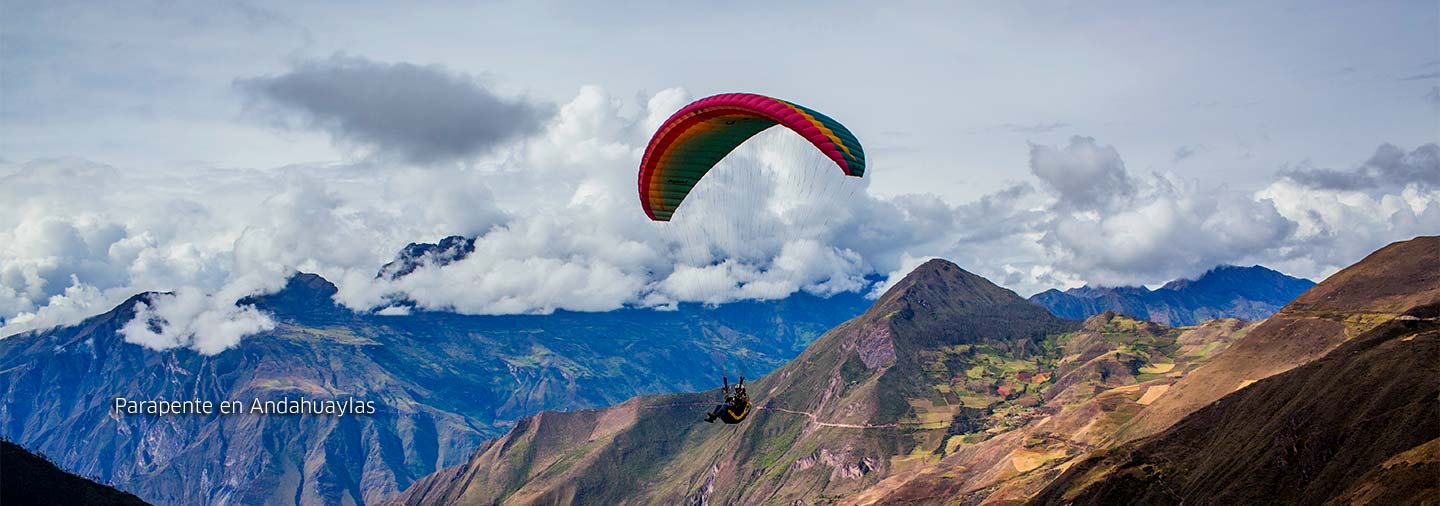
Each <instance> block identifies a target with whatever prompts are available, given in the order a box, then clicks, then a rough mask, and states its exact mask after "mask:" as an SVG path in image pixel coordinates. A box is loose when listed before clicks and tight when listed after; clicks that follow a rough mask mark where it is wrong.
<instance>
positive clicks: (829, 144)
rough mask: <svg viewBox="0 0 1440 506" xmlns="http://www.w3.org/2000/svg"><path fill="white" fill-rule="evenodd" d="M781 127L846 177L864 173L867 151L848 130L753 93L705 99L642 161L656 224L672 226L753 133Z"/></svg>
mask: <svg viewBox="0 0 1440 506" xmlns="http://www.w3.org/2000/svg"><path fill="white" fill-rule="evenodd" d="M777 124H778V125H783V126H784V127H785V128H789V129H790V130H794V131H795V132H796V133H798V134H800V135H801V136H803V137H805V138H806V139H807V140H809V141H810V143H811V144H814V145H815V147H816V148H819V149H820V151H821V152H823V153H825V155H826V156H827V157H829V158H830V159H831V160H833V161H834V162H835V165H837V166H839V167H840V170H842V171H844V172H845V175H848V176H855V177H860V176H863V175H864V174H865V151H864V150H863V149H861V148H860V141H859V140H857V139H856V138H855V135H854V134H852V133H850V130H849V129H846V128H845V126H844V125H841V124H840V123H839V122H837V121H835V120H833V119H830V117H829V116H826V115H824V114H820V113H818V112H816V111H814V110H811V109H809V108H806V107H804V106H800V105H797V104H793V103H790V102H786V101H784V100H779V99H774V98H770V97H766V96H762V95H754V94H750V93H728V94H724V95H715V96H713V97H708V98H702V99H700V100H697V101H695V102H694V103H691V104H690V105H687V106H685V107H684V108H683V109H680V110H679V111H678V112H676V113H675V114H674V115H672V116H670V119H668V120H665V123H663V124H661V125H660V128H659V129H658V130H656V132H655V136H654V137H651V138H650V145H649V146H648V147H646V148H645V157H644V158H643V159H642V160H641V161H640V180H639V187H640V204H641V206H643V207H644V208H645V214H646V215H647V216H649V217H650V219H652V220H656V221H670V217H671V215H673V214H674V213H675V209H677V208H679V207H680V203H681V202H682V201H684V200H685V196H686V195H689V194H690V190H691V189H692V188H694V187H695V183H697V182H699V181H700V178H703V177H705V174H706V173H707V172H709V171H710V169H711V168H712V167H714V166H715V164H717V163H720V160H721V159H722V158H725V155H728V154H730V152H731V151H734V150H735V148H736V147H737V146H739V145H740V144H741V143H744V142H745V141H746V140H748V139H750V138H751V137H753V136H754V135H755V134H757V133H760V132H761V131H763V130H765V129H767V128H770V127H772V126H775V125H777Z"/></svg>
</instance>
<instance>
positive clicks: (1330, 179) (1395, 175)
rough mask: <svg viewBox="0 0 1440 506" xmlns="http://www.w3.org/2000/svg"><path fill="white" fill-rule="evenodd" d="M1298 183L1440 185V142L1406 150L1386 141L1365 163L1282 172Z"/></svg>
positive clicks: (1314, 185) (1332, 187)
mask: <svg viewBox="0 0 1440 506" xmlns="http://www.w3.org/2000/svg"><path fill="white" fill-rule="evenodd" d="M1281 174H1282V175H1283V176H1284V177H1285V178H1287V179H1290V180H1291V181H1294V182H1295V183H1296V184H1299V185H1302V186H1308V187H1311V188H1317V189H1329V190H1346V191H1354V190H1373V189H1382V188H1388V189H1397V188H1404V187H1406V186H1407V185H1411V184H1415V185H1418V186H1419V187H1420V188H1422V189H1426V188H1440V145H1437V144H1435V143H1429V144H1425V145H1422V146H1420V147H1418V148H1415V149H1414V150H1412V151H1410V152H1409V153H1406V152H1405V150H1404V149H1401V148H1400V147H1398V146H1395V145H1392V144H1382V145H1380V147H1378V148H1376V149H1375V154H1373V155H1371V156H1370V158H1369V159H1368V160H1366V161H1365V163H1364V164H1362V165H1361V166H1359V167H1357V168H1355V169H1351V170H1334V169H1323V168H1302V169H1295V170H1288V171H1284V172H1282V173H1281Z"/></svg>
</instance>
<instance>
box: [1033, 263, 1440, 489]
mask: <svg viewBox="0 0 1440 506" xmlns="http://www.w3.org/2000/svg"><path fill="white" fill-rule="evenodd" d="M1362 265H1364V263H1363V262H1362ZM1432 265H1434V264H1432ZM1437 317H1440V305H1435V304H1431V305H1426V306H1419V307H1416V308H1413V309H1412V310H1410V311H1407V312H1406V314H1405V317H1401V318H1396V319H1392V320H1390V321H1388V322H1386V323H1383V324H1381V325H1379V326H1377V327H1375V328H1373V329H1371V330H1369V331H1366V332H1364V333H1362V334H1361V335H1359V336H1356V337H1354V338H1352V339H1350V340H1348V341H1346V342H1345V343H1344V344H1342V345H1341V346H1340V347H1339V348H1337V349H1335V350H1334V351H1332V352H1330V353H1329V354H1326V355H1325V356H1324V357H1322V358H1320V359H1319V360H1316V361H1314V362H1311V363H1309V364H1306V365H1304V366H1301V367H1298V368H1295V369H1292V370H1290V371H1288V372H1284V373H1281V374H1277V375H1275V376H1271V377H1269V378H1266V379H1264V380H1260V381H1259V382H1257V383H1255V384H1253V385H1250V386H1249V387H1247V388H1245V389H1243V390H1240V391H1238V392H1235V393H1233V394H1230V395H1228V396H1226V397H1224V398H1222V399H1220V400H1219V401H1217V402H1215V403H1213V404H1210V405H1208V406H1206V407H1204V408H1202V409H1200V410H1199V411H1196V412H1195V413H1193V414H1191V415H1189V416H1187V417H1185V418H1184V419H1183V420H1181V421H1180V422H1179V423H1177V424H1176V425H1175V426H1173V427H1171V428H1170V429H1168V430H1166V431H1164V432H1162V433H1160V434H1158V435H1156V436H1155V437H1152V438H1148V439H1144V440H1141V441H1137V442H1135V443H1132V444H1129V445H1125V446H1122V447H1120V448H1117V449H1114V450H1111V451H1106V452H1101V453H1100V454H1098V455H1097V456H1095V457H1092V458H1090V459H1087V460H1085V461H1084V462H1083V463H1081V464H1079V465H1077V466H1074V467H1072V468H1071V469H1070V470H1069V471H1067V472H1066V473H1065V474H1064V475H1062V476H1061V477H1060V478H1059V479H1058V480H1056V481H1055V482H1054V483H1053V484H1051V485H1050V486H1049V487H1048V488H1047V489H1046V490H1045V491H1044V492H1043V493H1042V494H1040V495H1039V496H1038V497H1036V501H1035V502H1037V503H1041V504H1136V503H1160V502H1164V503H1172V502H1182V503H1184V502H1204V503H1215V504H1255V503H1260V502H1264V503H1268V504H1322V503H1326V502H1330V501H1333V500H1335V499H1337V498H1339V497H1342V496H1344V497H1346V498H1348V499H1353V500H1360V501H1363V502H1369V501H1377V503H1381V504H1400V503H1417V502H1418V503H1425V502H1426V501H1428V503H1430V504H1433V503H1435V502H1437V501H1440V479H1437V478H1440V474H1436V472H1435V471H1436V470H1440V460H1437V455H1436V450H1435V448H1436V444H1437V443H1440V418H1437V417H1436V404H1435V403H1436V399H1437V398H1440V321H1437V319H1436V318H1437ZM1344 502H1347V503H1348V502H1349V501H1344Z"/></svg>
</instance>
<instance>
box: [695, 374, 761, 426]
mask: <svg viewBox="0 0 1440 506" xmlns="http://www.w3.org/2000/svg"><path fill="white" fill-rule="evenodd" d="M720 378H721V379H722V380H723V381H724V382H725V386H724V387H723V388H721V389H720V392H721V394H722V395H723V396H724V402H722V403H721V404H720V405H718V406H715V409H714V410H711V411H710V412H709V413H706V414H705V421H706V422H708V423H715V420H720V421H721V422H724V423H726V424H729V425H733V424H737V423H740V422H743V421H745V418H746V417H748V416H750V395H749V394H747V393H745V377H744V376H741V377H740V383H737V384H736V385H735V390H734V391H731V390H730V378H727V377H724V376H721V377H720Z"/></svg>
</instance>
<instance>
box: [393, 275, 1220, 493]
mask: <svg viewBox="0 0 1440 506" xmlns="http://www.w3.org/2000/svg"><path fill="white" fill-rule="evenodd" d="M1248 328H1249V324H1247V323H1244V322H1240V321H1238V320H1222V321H1215V322H1211V323H1210V324H1207V325H1206V326H1204V327H1201V328H1195V329H1190V330H1186V331H1181V330H1177V329H1172V328H1169V327H1165V326H1162V325H1157V324H1154V323H1150V322H1143V321H1138V320H1134V319H1131V318H1127V317H1123V316H1119V315H1116V314H1113V313H1106V314H1103V315H1099V316H1096V317H1094V318H1092V319H1090V320H1089V321H1086V322H1084V323H1083V325H1082V324H1080V323H1079V322H1071V321H1066V320H1061V319H1059V318H1056V317H1055V316H1053V315H1051V314H1049V312H1047V311H1046V310H1044V309H1043V308H1041V307H1039V306H1036V305H1033V304H1030V303H1028V302H1027V301H1025V300H1024V299H1022V298H1020V297H1019V296H1017V295H1015V294H1014V293H1013V292H1010V291H1009V290H1005V289H1003V288H1000V287H998V286H996V285H994V284H992V283H990V282H989V281H987V280H985V279H984V278H981V277H979V276H975V275H973V274H971V273H969V272H966V271H964V270H963V269H961V268H960V267H958V266H956V265H954V264H952V263H949V262H945V261H941V260H933V261H930V262H927V263H926V264H924V265H921V266H920V267H919V268H917V269H916V270H915V271H913V272H911V273H910V274H909V275H908V276H906V277H905V278H904V280H902V281H901V282H900V283H897V284H896V285H895V286H894V287H892V288H891V289H890V290H889V291H888V292H886V293H885V295H883V296H882V297H881V298H880V299H879V300H877V301H876V302H875V304H874V305H873V306H871V307H870V309H868V310H867V311H866V312H865V313H864V314H862V315H860V316H858V317H856V318H854V319H852V320H850V321H848V322H846V323H844V324H842V325H840V326H838V327H836V328H834V329H832V330H831V331H829V332H827V333H825V335H823V336H821V337H820V338H819V339H817V340H816V341H815V343H813V344H812V345H811V346H810V348H809V349H807V350H806V351H805V352H804V353H803V354H801V355H800V356H799V357H797V358H796V359H794V360H792V361H791V362H790V363H788V364H786V365H784V366H782V367H780V368H779V369H776V370H775V371H774V372H772V373H770V374H768V375H766V376H764V377H762V378H759V379H757V380H754V381H753V383H752V384H751V386H750V392H751V398H752V401H753V402H754V404H755V405H756V410H755V412H754V414H752V415H751V417H750V418H749V419H748V420H747V421H745V422H744V423H741V424H739V425H734V426H721V425H710V424H705V423H701V422H700V418H701V415H702V414H703V413H704V412H705V411H706V410H708V409H709V408H710V407H711V406H712V405H713V404H714V403H716V402H717V401H718V398H719V393H718V392H717V391H715V390H711V391H707V392H700V393H694V394H667V395H661V396H647V397H638V398H635V399H631V400H629V401H626V402H625V403H622V404H620V405H617V406H613V407H611V408H607V409H602V410H585V411H576V412H569V413H554V412H542V413H540V414H538V415H536V416H534V417H531V418H528V419H526V420H524V421H522V422H520V423H518V424H516V426H515V428H514V429H513V430H511V431H510V432H509V433H508V434H506V435H505V436H503V437H501V438H499V439H495V440H492V441H489V442H487V443H485V444H484V445H483V446H482V447H481V449H480V450H479V451H477V452H476V453H475V454H474V455H473V456H472V457H471V458H470V460H469V461H468V462H467V463H465V464H463V465H460V466H455V467H451V468H447V469H445V470H443V471H441V472H439V473H436V474H435V475H432V476H430V477H427V478H425V479H422V480H420V481H418V482H417V483H416V484H415V485H414V486H413V487H411V489H410V490H407V491H406V492H405V493H404V494H403V495H401V496H399V497H397V498H396V499H395V501H396V502H397V503H400V504H497V503H498V504H533V503H541V504H554V503H561V504H564V503H582V504H604V503H638V504H679V503H688V504H760V503H765V504H772V503H773V504H817V503H832V502H837V501H841V500H842V499H844V500H849V501H862V500H864V499H865V498H866V497H871V498H872V500H884V501H892V502H893V501H899V502H905V501H907V500H910V501H913V502H917V503H929V502H934V501H935V500H936V498H938V497H956V496H955V495H954V494H953V493H952V492H953V491H951V490H945V491H936V490H934V489H929V488H927V487H926V486H920V487H909V488H907V487H906V485H910V484H912V483H913V480H912V479H911V478H915V477H917V476H929V477H933V478H936V479H938V480H941V481H944V482H946V483H959V482H960V481H961V480H958V479H957V476H958V475H957V474H954V472H953V471H956V470H960V471H961V472H972V473H974V476H973V478H974V480H975V481H981V482H984V483H985V484H986V485H983V486H991V485H993V484H994V483H995V481H996V480H997V479H998V477H997V476H996V475H997V473H999V474H1003V473H1004V472H1006V470H1010V471H1008V472H1009V473H1010V475H1013V474H1015V472H1014V471H1013V468H1014V467H1015V466H1020V467H1024V468H1025V470H1026V471H1029V470H1031V469H1034V468H1035V467H1039V466H1040V465H1043V464H1044V463H1046V462H1048V461H1050V460H1053V459H1054V457H1048V455H1049V454H1050V453H1051V452H1058V454H1059V455H1061V456H1065V455H1078V454H1079V453H1080V452H1083V451H1084V449H1085V448H1086V447H1087V443H1083V442H1070V441H1068V440H1067V439H1066V438H1065V437H1061V436H1056V435H1054V434H1050V433H1049V430H1055V431H1068V432H1066V434H1067V436H1066V437H1073V438H1075V439H1076V440H1077V441H1084V440H1086V439H1087V438H1089V439H1090V440H1093V441H1096V442H1098V441H1099V440H1101V439H1103V437H1104V435H1105V434H1106V433H1108V431H1112V430H1114V428H1116V427H1118V426H1120V425H1121V424H1122V423H1124V422H1125V421H1126V419H1127V417H1128V416H1129V415H1131V414H1133V413H1134V412H1136V411H1137V407H1138V406H1139V405H1142V404H1144V403H1148V402H1149V401H1150V399H1149V397H1150V396H1152V392H1157V391H1158V392H1163V389H1164V387H1165V386H1168V385H1169V384H1170V383H1172V382H1174V381H1176V379H1177V378H1178V377H1181V376H1183V375H1185V374H1187V373H1188V372H1190V371H1193V370H1195V369H1196V368H1199V367H1200V365H1201V364H1203V363H1204V362H1205V361H1207V360H1209V358H1210V357H1212V356H1214V355H1215V354H1216V353H1219V352H1220V350H1223V349H1224V347H1225V345H1227V344H1228V343H1229V342H1231V341H1232V340H1233V339H1231V338H1232V337H1234V336H1235V334H1236V333H1237V332H1242V333H1243V332H1244V330H1245V329H1248ZM1104 393H1109V394H1110V395H1109V396H1105V395H1102V394H1104ZM1061 418H1063V419H1064V421H1063V422H1059V421H1057V422H1054V423H1053V424H1052V425H1053V426H1051V425H1045V424H1046V423H1049V422H1048V421H1050V420H1056V419H1061ZM1037 423H1038V424H1039V425H1038V426H1040V427H1049V429H1047V430H1044V431H1040V430H1037V431H1033V432H1024V431H1021V430H1018V429H1022V428H1026V427H1036V426H1037V425H1036V424H1037ZM1087 431H1088V432H1089V434H1088V435H1086V434H1085V433H1086V432H1087ZM1052 447H1053V448H1052ZM977 449H979V450H980V451H977ZM1067 452H1068V453H1067ZM1020 454H1023V455H1020ZM945 462H949V463H954V464H956V465H955V466H954V467H953V468H951V469H949V470H948V471H945V472H939V473H934V474H927V473H929V472H931V471H933V470H935V469H937V466H939V465H940V464H941V463H945ZM959 463H964V464H965V466H960V465H959ZM966 466H969V467H966ZM1027 466H1028V467H1027ZM982 474H983V475H985V476H981V475H982ZM1007 476H1008V475H1007ZM966 479H968V478H966ZM1040 485H1041V486H1043V483H1041V484H1040ZM983 486H982V487H983ZM902 489H903V490H902ZM932 492H934V493H933V494H932ZM907 497H909V498H912V499H904V498H907Z"/></svg>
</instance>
